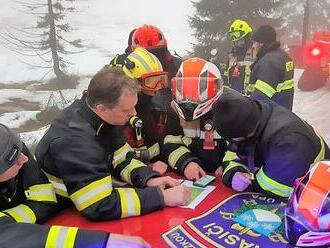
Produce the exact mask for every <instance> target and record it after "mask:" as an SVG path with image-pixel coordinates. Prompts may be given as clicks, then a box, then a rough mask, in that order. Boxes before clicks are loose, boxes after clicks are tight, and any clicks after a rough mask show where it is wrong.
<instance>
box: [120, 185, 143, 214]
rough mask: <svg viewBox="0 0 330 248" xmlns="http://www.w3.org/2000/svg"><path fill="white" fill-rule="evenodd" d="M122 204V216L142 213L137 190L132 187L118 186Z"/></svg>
mask: <svg viewBox="0 0 330 248" xmlns="http://www.w3.org/2000/svg"><path fill="white" fill-rule="evenodd" d="M117 191H118V193H119V197H120V204H121V218H125V217H129V216H137V215H140V214H141V203H140V199H139V197H138V195H137V193H136V191H135V190H134V189H132V188H118V189H117Z"/></svg>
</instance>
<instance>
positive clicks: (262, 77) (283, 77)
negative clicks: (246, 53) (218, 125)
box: [250, 25, 294, 110]
mask: <svg viewBox="0 0 330 248" xmlns="http://www.w3.org/2000/svg"><path fill="white" fill-rule="evenodd" d="M252 40H253V47H255V48H256V50H257V51H258V52H257V59H256V61H255V62H254V63H253V64H252V65H251V77H250V85H252V86H254V87H253V88H252V90H251V91H252V93H251V94H250V97H251V98H252V99H256V100H265V99H271V100H273V101H274V102H276V103H278V104H280V105H282V106H284V107H286V108H287V109H289V110H292V105H293V96H294V80H293V76H294V65H293V61H292V59H291V58H290V56H289V54H287V53H286V52H285V51H284V50H283V49H281V48H280V42H278V41H276V32H275V30H274V28H273V27H271V26H269V25H264V26H261V27H260V28H258V30H256V31H255V33H254V34H253V35H252Z"/></svg>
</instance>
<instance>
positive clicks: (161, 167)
mask: <svg viewBox="0 0 330 248" xmlns="http://www.w3.org/2000/svg"><path fill="white" fill-rule="evenodd" d="M149 166H150V167H151V168H152V170H153V171H156V172H158V173H159V174H161V175H164V174H165V172H166V171H167V168H168V165H167V164H166V163H164V162H163V161H156V162H155V163H152V164H149Z"/></svg>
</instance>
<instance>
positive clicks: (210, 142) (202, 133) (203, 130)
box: [180, 118, 221, 150]
mask: <svg viewBox="0 0 330 248" xmlns="http://www.w3.org/2000/svg"><path fill="white" fill-rule="evenodd" d="M180 125H181V127H182V129H183V132H184V135H185V136H187V137H190V138H197V137H198V138H200V139H202V140H203V149H204V150H214V149H215V147H216V145H217V141H216V139H220V138H221V137H220V135H219V134H218V133H217V131H216V130H215V128H214V123H213V121H212V120H211V119H209V120H206V121H205V122H204V123H203V124H201V121H200V119H197V120H194V121H185V120H183V119H182V118H180Z"/></svg>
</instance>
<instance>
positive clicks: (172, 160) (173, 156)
mask: <svg viewBox="0 0 330 248" xmlns="http://www.w3.org/2000/svg"><path fill="white" fill-rule="evenodd" d="M186 153H190V151H189V149H188V148H187V147H185V146H180V147H179V148H177V149H176V150H174V151H173V152H171V153H170V155H169V156H168V164H169V165H170V166H171V167H172V168H174V169H175V168H176V163H177V162H178V161H179V159H180V158H181V157H182V156H183V155H184V154H186Z"/></svg>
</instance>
